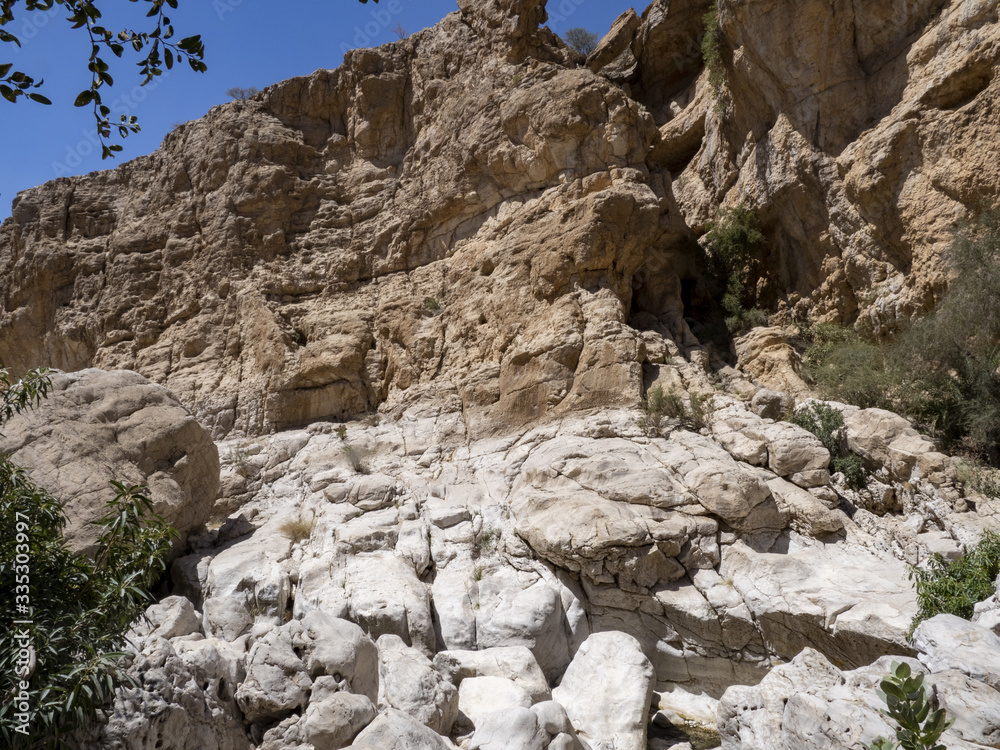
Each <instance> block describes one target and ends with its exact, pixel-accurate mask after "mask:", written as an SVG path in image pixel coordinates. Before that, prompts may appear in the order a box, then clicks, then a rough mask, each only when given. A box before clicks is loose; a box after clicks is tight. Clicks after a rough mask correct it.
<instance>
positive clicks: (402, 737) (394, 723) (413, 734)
mask: <svg viewBox="0 0 1000 750" xmlns="http://www.w3.org/2000/svg"><path fill="white" fill-rule="evenodd" d="M351 747H352V748H354V750H454V748H455V746H454V745H453V744H452V743H451V742H449V741H448V740H446V739H445V738H444V737H442V736H441V735H439V734H438V733H437V732H435V731H434V730H433V729H429V728H427V727H426V726H424V725H423V724H421V723H420V722H419V721H417V720H416V719H413V718H411V717H409V716H407V715H406V714H404V713H403V712H402V711H399V710H398V709H395V708H390V709H389V710H387V711H386V712H385V713H382V714H379V715H378V717H377V718H376V719H375V721H373V722H372V723H371V724H369V725H368V726H367V727H365V729H364V730H363V731H362V732H361V734H359V735H358V736H357V737H356V738H355V739H354V743H353V744H352V745H351Z"/></svg>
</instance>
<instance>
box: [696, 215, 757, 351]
mask: <svg viewBox="0 0 1000 750" xmlns="http://www.w3.org/2000/svg"><path fill="white" fill-rule="evenodd" d="M705 244H706V248H707V250H708V252H709V254H710V256H711V260H712V265H713V266H714V269H713V270H714V275H715V277H716V278H717V279H718V281H719V283H720V285H721V286H722V287H723V288H724V290H725V291H724V293H723V297H722V307H723V309H724V310H725V312H726V327H727V328H728V329H729V331H730V332H731V333H740V332H742V331H746V330H749V329H750V328H753V327H754V326H758V325H764V324H765V323H766V321H767V316H766V315H765V314H764V312H763V311H762V310H759V309H758V308H757V305H758V302H759V300H758V299H757V289H758V284H759V282H760V280H761V278H762V277H763V275H764V250H765V248H766V246H767V240H766V239H765V238H764V235H763V233H762V232H761V231H760V220H759V219H758V218H757V214H756V213H754V211H753V210H751V209H749V208H747V207H746V206H743V205H742V204H741V205H739V206H736V207H734V208H727V209H723V210H722V211H721V212H720V214H719V217H718V218H717V219H716V221H715V222H713V223H712V225H711V227H710V228H709V230H708V233H707V234H706V235H705Z"/></svg>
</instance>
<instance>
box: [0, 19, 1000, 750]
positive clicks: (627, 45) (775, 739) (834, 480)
mask: <svg viewBox="0 0 1000 750" xmlns="http://www.w3.org/2000/svg"><path fill="white" fill-rule="evenodd" d="M709 5H710V4H709V3H708V2H705V1H704V0H686V1H684V0H675V1H674V2H667V0H657V1H656V2H654V3H653V4H652V5H651V6H650V7H649V8H648V9H646V11H645V12H644V13H643V14H642V16H641V17H640V16H638V15H634V14H626V15H625V16H623V17H622V18H621V19H619V21H618V22H617V23H616V24H615V27H614V28H613V29H612V31H611V33H609V35H608V36H607V37H606V38H605V39H604V40H603V41H602V42H601V45H600V46H599V47H598V49H597V50H596V51H595V52H594V54H593V55H592V56H591V57H590V59H589V60H584V59H583V58H582V57H581V56H579V55H577V54H576V53H574V52H572V51H571V50H569V49H567V48H566V47H565V46H564V45H563V44H562V43H561V42H560V41H559V40H558V39H557V38H556V37H555V36H554V35H553V34H552V33H551V32H549V31H548V30H547V29H545V28H543V27H540V24H542V23H544V20H545V11H544V3H536V2H528V0H462V1H461V2H460V3H459V11H458V12H457V13H454V14H452V15H450V16H448V17H447V18H446V19H445V20H443V21H442V22H441V23H440V24H439V25H438V26H437V27H435V28H434V29H429V30H427V31H424V32H421V33H419V34H415V35H413V36H411V37H409V38H407V39H406V40H402V41H400V42H397V43H393V44H391V45H387V46H385V47H382V48H380V49H378V50H357V51H354V52H352V53H350V54H349V55H348V56H347V58H346V60H345V64H344V66H343V67H341V68H339V69H338V70H335V71H320V72H318V73H316V74H314V75H313V76H310V77H308V78H300V79H293V80H291V81H286V82H283V83H279V84H276V85H274V86H272V87H270V88H269V89H267V90H266V91H264V92H262V93H261V94H260V95H258V96H257V97H255V98H254V99H252V100H250V101H247V102H234V103H231V104H228V105H225V106H222V107H217V108H214V109H213V110H212V111H211V112H210V113H209V114H208V115H207V116H206V117H205V118H203V119H202V120H199V121H197V122H193V123H188V124H186V125H184V126H182V127H181V128H179V129H178V130H176V131H175V132H174V133H172V134H171V135H170V136H168V138H167V139H166V141H165V142H164V144H163V147H162V148H161V149H160V150H159V151H158V152H157V153H156V154H153V155H152V156H149V157H143V158H141V159H138V160H135V161H134V162H130V163H128V164H125V165H122V166H121V167H119V168H118V169H116V170H114V171H110V172H103V173H97V174H92V175H88V176H86V177H81V178H73V179H61V180H57V181H55V182H53V183H49V184H47V185H44V186H41V187H39V188H35V189H33V190H31V191H27V192H26V193H24V194H22V195H21V196H20V197H19V198H18V200H17V202H16V204H15V206H14V212H13V217H12V219H11V220H9V221H7V222H5V223H4V224H3V226H2V228H0V269H2V273H0V360H2V361H3V362H4V363H5V364H7V365H9V366H10V367H11V368H12V369H13V370H14V371H15V373H20V372H22V371H23V370H25V369H26V368H29V367H33V366H40V365H46V366H56V367H60V368H62V369H64V370H67V371H70V374H62V375H59V376H58V377H57V378H56V387H55V392H54V395H53V397H52V398H51V399H49V400H48V401H47V402H46V403H45V404H43V406H42V407H41V408H40V409H39V410H38V411H37V412H34V413H32V414H30V415H28V416H26V417H21V418H16V419H14V420H11V421H10V422H9V423H8V424H7V425H6V426H5V434H4V436H3V437H2V438H0V450H4V451H10V452H13V453H14V457H15V460H17V461H19V462H20V463H23V464H26V465H29V466H33V467H35V469H36V475H35V477H36V479H37V480H38V481H39V482H40V483H42V484H44V485H45V486H46V487H48V488H49V489H50V490H52V491H53V493H54V494H56V496H58V497H64V498H66V499H67V503H68V510H69V512H70V515H71V516H72V517H73V524H72V525H71V531H72V534H73V541H74V544H75V545H76V546H77V548H78V549H83V550H85V549H86V548H87V545H88V543H92V534H91V533H90V532H91V531H92V529H91V528H90V527H89V526H88V523H89V522H91V521H93V520H94V513H95V512H96V509H98V508H100V506H101V503H102V502H103V498H104V495H103V494H102V493H104V492H105V491H106V490H105V489H104V487H105V485H104V484H103V483H104V482H105V481H106V478H107V477H108V475H109V474H116V475H118V476H119V477H120V478H125V479H127V480H128V481H135V482H144V483H147V484H149V485H150V487H151V490H152V496H153V500H154V502H155V503H156V507H157V509H158V511H159V512H160V513H162V514H163V515H164V516H165V517H166V518H167V519H168V520H170V521H171V522H172V523H174V524H175V525H177V526H178V527H179V528H180V529H181V531H182V532H183V533H184V534H185V536H186V538H185V540H184V541H183V542H182V543H181V544H180V545H179V546H178V549H177V559H176V560H175V561H174V562H173V565H172V568H171V581H170V583H169V585H168V588H169V591H167V592H164V593H169V594H170V596H167V597H166V598H164V599H163V601H162V602H160V603H159V604H157V605H156V606H154V607H152V608H151V610H150V612H149V622H148V623H146V624H144V625H142V626H140V627H139V628H138V630H137V631H136V633H135V634H134V635H135V654H134V656H133V664H132V667H131V668H132V671H133V673H134V675H135V676H136V677H137V679H138V680H139V681H140V683H141V686H140V687H139V688H137V689H134V690H129V691H126V692H124V693H122V695H121V696H120V697H119V699H118V700H117V701H116V703H115V706H114V708H113V710H111V711H109V712H108V713H107V715H106V716H105V717H104V722H103V723H102V725H101V727H100V728H99V729H98V730H97V733H96V734H95V735H94V736H92V737H89V738H86V739H85V740H83V741H82V745H83V746H84V747H93V748H96V747H101V748H118V749H121V750H125V749H128V750H139V749H140V748H141V749H142V750H196V749H197V750H201V749H207V750H213V749H217V750H249V749H250V748H267V749H268V750H279V749H280V748H299V749H300V750H310V748H311V750H328V749H331V750H332V749H335V748H342V747H353V748H367V749H368V750H375V749H376V748H377V749H378V750H385V749H386V748H395V749H396V750H416V749H417V748H433V749H436V748H454V747H462V748H468V749H469V750H475V749H477V748H482V749H484V750H485V749H488V750H501V749H503V750H535V749H536V748H537V749H538V750H541V749H542V748H556V749H559V750H564V749H568V748H576V749H577V750H581V749H582V748H590V750H645V749H646V748H650V749H653V750H662V748H666V747H674V748H675V750H682V748H686V743H687V742H688V740H690V742H691V743H692V745H693V746H694V747H702V746H706V747H707V746H712V744H713V742H714V743H718V742H721V743H722V746H723V747H726V748H734V749H735V748H747V749H748V750H749V749H750V748H761V750H763V749H764V748H769V749H770V748H788V750H792V748H795V749H796V750H798V749H799V748H803V747H808V748H831V749H833V748H845V749H846V748H852V750H857V748H858V747H860V743H862V742H868V741H871V740H872V739H874V738H875V737H876V736H877V735H879V734H888V733H889V732H890V727H889V725H888V724H887V723H886V722H885V720H884V719H883V718H882V717H881V716H880V714H879V713H878V711H877V708H878V700H877V699H876V697H875V694H874V687H875V685H876V683H877V680H878V678H879V677H880V676H881V675H882V674H884V673H885V672H886V671H888V667H889V664H890V662H891V661H892V659H893V658H895V659H896V660H897V661H898V660H907V662H908V663H910V664H912V665H914V666H915V667H916V666H918V665H919V668H920V669H921V670H923V671H925V672H927V673H928V674H929V677H928V680H929V683H930V684H931V685H932V686H933V688H934V691H935V693H936V696H937V697H936V699H937V700H938V701H940V703H941V705H943V706H945V707H946V708H947V710H948V711H949V714H950V715H952V716H954V717H955V718H956V723H955V725H954V726H953V727H952V728H951V729H950V730H949V732H948V734H947V735H946V736H945V740H946V744H947V746H948V747H950V748H964V747H1000V716H998V715H997V710H996V707H997V706H998V705H1000V700H998V698H1000V696H998V695H997V691H998V690H1000V679H998V677H997V675H998V674H1000V638H998V637H997V633H998V632H1000V624H998V623H1000V610H998V609H997V602H996V597H994V599H993V600H991V601H988V602H986V603H984V604H983V605H981V607H980V608H979V609H980V611H979V613H978V614H977V618H976V622H974V623H968V622H964V621H960V620H957V619H956V618H952V617H949V616H939V617H937V618H934V619H932V620H930V621H928V622H926V623H924V624H923V625H921V626H920V628H919V629H918V630H917V631H916V633H915V634H914V637H913V639H912V640H908V639H907V638H906V633H907V630H908V628H909V625H910V622H911V620H912V617H913V615H914V614H915V612H916V599H915V594H914V591H913V588H912V585H911V583H910V581H909V580H908V575H907V574H908V567H907V566H909V565H916V564H920V563H921V562H922V561H924V560H926V559H927V558H928V556H929V555H930V554H932V553H939V554H942V555H943V556H945V557H946V558H950V559H953V558H955V557H957V556H959V555H961V554H962V553H963V551H964V550H965V549H966V548H967V547H968V546H969V545H970V544H973V543H974V542H975V541H976V540H977V539H978V538H979V536H980V535H981V533H982V531H983V530H984V529H986V528H991V527H992V528H996V527H997V526H998V525H1000V520H998V514H1000V501H998V500H997V499H995V498H987V497H983V496H980V495H977V494H976V493H974V492H972V491H971V490H970V489H969V488H968V487H965V486H963V484H962V483H961V482H960V481H959V471H958V464H957V462H956V460H955V459H954V458H952V457H950V456H947V455H945V454H943V453H941V452H939V451H938V450H937V448H936V446H935V445H934V443H933V442H932V441H930V440H929V439H927V438H926V437H924V436H921V435H920V434H919V433H918V432H917V431H916V430H914V429H913V427H912V426H911V425H910V424H909V423H908V422H907V421H906V420H905V419H903V418H901V417H899V416H898V415H895V414H891V413H889V412H885V411H880V410H875V409H858V408H856V407H853V406H850V405H846V404H837V403H831V404H830V406H831V407H832V408H834V409H836V410H838V411H840V412H841V413H842V415H843V419H844V424H845V426H844V435H843V438H844V441H845V444H846V447H848V448H849V449H850V450H851V451H853V452H855V453H856V454H857V455H859V456H860V457H861V459H862V460H863V463H864V467H865V481H864V483H863V486H862V487H860V488H852V487H850V486H848V483H847V480H846V478H845V477H844V476H843V475H840V474H833V475H831V473H830V459H831V457H830V455H829V453H828V451H827V449H826V448H825V447H824V446H823V444H822V443H821V442H820V441H819V440H818V439H817V438H816V437H814V436H813V435H812V434H810V433H808V432H806V431H805V430H803V429H801V428H800V427H797V426H795V425H793V424H792V423H790V422H789V421H787V419H788V418H789V417H790V416H791V414H792V413H793V412H794V411H795V410H796V409H803V408H808V407H809V404H810V401H809V397H810V393H809V388H808V385H807V384H806V383H805V382H803V380H802V379H801V377H800V374H799V372H798V355H797V354H796V353H795V351H794V350H793V349H792V347H791V346H790V345H789V342H788V329H786V328H783V327H782V326H785V325H787V324H790V323H794V322H803V323H804V322H806V321H819V320H825V321H831V320H841V321H845V322H855V321H858V325H859V326H860V327H862V328H866V329H867V330H868V331H870V332H872V333H876V334H878V333H880V332H883V331H885V330H889V329H891V328H893V327H894V326H896V325H898V323H899V322H900V321H901V320H903V319H905V318H906V317H908V316H909V315H911V314H913V313H919V312H923V311H926V310H927V309H929V307H930V306H931V305H932V304H933V302H934V299H935V298H936V296H937V295H938V294H939V293H940V291H941V290H942V289H943V288H944V285H945V282H946V274H945V265H944V261H943V259H942V250H943V248H944V246H945V244H946V242H947V240H948V236H949V234H948V231H947V230H948V229H950V227H951V226H952V225H953V224H954V222H955V221H956V220H958V219H960V218H965V217H967V216H968V215H969V214H970V212H971V210H973V209H974V208H975V207H976V204H977V202H978V201H979V200H980V199H981V198H982V197H983V196H990V195H996V194H997V191H998V190H1000V172H998V166H997V161H996V159H995V158H993V152H994V151H995V148H994V146H995V143H996V139H997V132H996V130H997V123H996V118H995V117H994V116H992V114H991V113H992V112H994V110H995V105H996V101H997V92H998V91H1000V84H998V83H997V81H996V76H995V75H994V72H995V68H996V61H997V59H998V58H1000V45H998V43H997V40H998V39H1000V20H998V17H997V3H996V0H952V2H948V3H943V4H942V3H940V2H932V1H931V0H919V1H918V2H916V3H914V2H910V1H908V2H905V3H904V2H903V0H899V2H898V3H890V4H889V5H884V4H883V5H877V6H876V5H872V4H869V6H870V7H869V6H865V7H862V6H861V5H858V4H856V3H849V2H846V0H835V1H834V2H832V3H811V4H808V3H807V5H806V6H803V5H802V3H792V2H791V1H790V0H775V1H774V2H770V3H766V4H763V5H762V4H760V3H756V4H754V3H745V2H739V1H738V0H720V2H719V4H718V8H719V18H720V29H721V34H722V39H723V49H724V55H723V66H724V74H725V76H724V77H725V81H726V86H725V90H724V91H723V92H722V93H720V94H715V93H713V91H712V87H711V85H710V82H709V75H708V73H707V72H706V71H705V70H704V65H703V63H702V59H701V54H700V39H701V36H702V34H703V33H704V25H703V22H702V16H703V14H704V13H705V11H706V10H707V9H708V8H709ZM904 6H905V7H904ZM904 11H905V12H904ZM776 30H782V32H783V34H782V36H781V39H780V40H778V39H775V31H776ZM784 32H788V33H784ZM741 202H742V203H745V204H747V205H749V206H750V207H751V208H753V209H755V210H756V211H757V213H758V215H759V216H760V217H761V220H762V226H763V229H764V233H765V236H766V237H767V240H768V244H769V248H770V250H769V254H768V257H767V258H766V259H765V260H766V266H767V268H768V269H769V270H768V274H767V276H766V278H764V279H762V280H761V284H760V292H761V298H762V299H764V300H766V301H767V304H768V305H769V312H771V313H772V319H773V322H775V323H778V324H780V325H776V326H773V327H763V328H757V329H755V330H753V331H751V332H750V333H748V334H746V335H745V336H743V337H741V338H739V339H737V341H736V342H735V352H734V356H733V357H732V359H731V360H729V361H732V362H735V366H730V365H728V364H727V357H726V355H727V354H728V353H727V352H725V351H720V350H719V349H718V347H713V346H711V345H707V341H706V342H702V341H700V340H699V335H701V336H702V337H703V338H706V339H707V333H708V326H709V325H710V324H711V321H712V315H713V314H714V313H713V310H716V308H717V305H716V304H715V301H714V300H713V299H712V295H713V294H714V292H713V287H712V285H711V283H710V279H709V278H708V277H707V276H706V273H705V268H704V265H703V264H702V261H701V259H700V258H701V252H700V250H699V249H698V245H697V242H696V237H698V236H700V235H701V234H702V233H703V232H704V230H705V228H706V226H707V224H708V222H709V221H710V220H711V219H712V218H713V217H714V216H715V215H716V212H717V210H718V209H719V208H720V207H725V206H734V205H737V204H739V203H741ZM716 312H717V310H716ZM88 368H102V369H88ZM657 387H660V388H663V389H664V391H665V392H667V393H671V392H673V393H676V394H677V396H678V397H679V398H680V399H681V401H682V402H683V403H684V404H686V405H687V408H688V411H689V413H695V412H698V413H696V414H694V416H689V417H688V418H687V419H683V420H678V419H664V420H662V421H661V422H660V423H657V424H654V423H652V422H651V420H650V415H649V414H647V413H644V412H643V410H642V409H641V408H640V407H639V404H640V400H641V398H642V397H643V395H644V394H649V393H650V392H651V391H652V390H653V389H655V388H657ZM168 389H169V390H168ZM699 407H700V408H699ZM220 467H221V468H220ZM88 534H90V535H89V536H88ZM998 596H1000V595H998ZM674 730H678V731H679V730H683V731H684V732H686V733H687V735H688V736H687V737H685V736H684V735H683V734H678V732H677V731H674Z"/></svg>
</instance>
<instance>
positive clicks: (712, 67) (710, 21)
mask: <svg viewBox="0 0 1000 750" xmlns="http://www.w3.org/2000/svg"><path fill="white" fill-rule="evenodd" d="M703 20H704V22H705V35H704V36H703V37H702V38H701V56H702V59H703V60H704V61H705V69H706V70H707V71H708V84H709V86H711V87H712V94H713V95H714V97H715V101H716V102H718V101H719V100H720V99H721V97H722V92H723V87H724V86H725V83H726V74H725V72H724V70H723V67H722V44H723V37H722V28H721V27H720V26H719V9H718V7H717V6H715V5H713V6H712V9H711V10H710V11H709V12H708V13H706V14H705V16H704V19H703Z"/></svg>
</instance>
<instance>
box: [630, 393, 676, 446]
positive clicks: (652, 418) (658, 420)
mask: <svg viewBox="0 0 1000 750" xmlns="http://www.w3.org/2000/svg"><path fill="white" fill-rule="evenodd" d="M641 408H642V412H643V414H642V416H641V417H639V419H638V420H636V424H638V425H639V429H641V430H642V431H643V432H645V433H646V434H647V435H650V436H656V435H659V434H660V430H661V429H662V428H663V420H665V419H678V420H680V419H684V418H685V417H686V416H687V407H686V406H685V405H684V399H683V398H682V397H681V395H680V394H679V393H678V392H677V388H676V387H673V388H671V389H670V390H669V391H667V392H664V390H663V386H660V385H657V386H653V387H652V388H650V389H649V391H648V392H647V393H646V395H645V396H643V399H642V404H641Z"/></svg>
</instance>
